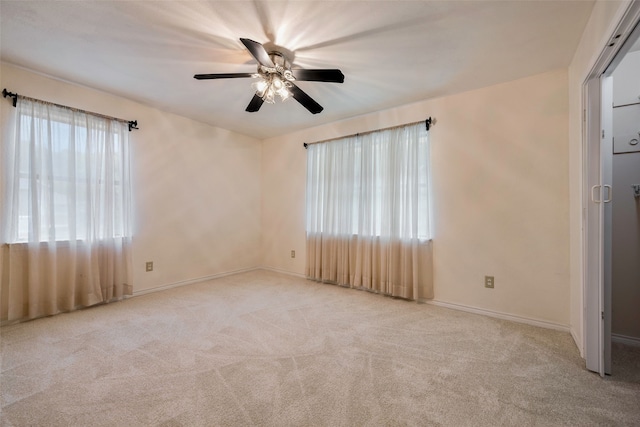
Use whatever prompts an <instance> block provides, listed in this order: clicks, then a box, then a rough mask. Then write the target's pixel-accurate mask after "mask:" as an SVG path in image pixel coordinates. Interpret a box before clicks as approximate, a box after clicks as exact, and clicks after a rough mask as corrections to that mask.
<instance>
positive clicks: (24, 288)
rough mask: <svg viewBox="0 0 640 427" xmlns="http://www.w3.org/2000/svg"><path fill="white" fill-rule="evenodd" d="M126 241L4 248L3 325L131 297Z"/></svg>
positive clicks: (129, 257) (113, 240)
mask: <svg viewBox="0 0 640 427" xmlns="http://www.w3.org/2000/svg"><path fill="white" fill-rule="evenodd" d="M127 240H128V239H125V240H123V239H109V240H103V241H100V242H99V243H97V244H93V245H87V244H86V243H84V242H76V243H75V244H72V243H71V242H58V243H51V244H50V243H48V242H42V243H36V244H20V243H18V244H9V245H4V246H3V263H2V265H3V270H4V271H3V275H4V278H3V280H2V293H3V298H2V300H3V306H2V319H3V320H9V321H11V320H22V319H34V318H37V317H41V316H48V315H52V314H57V313H60V312H65V311H71V310H75V309H78V308H81V307H88V306H91V305H95V304H99V303H102V302H108V301H111V300H115V299H120V298H122V297H124V296H125V295H130V294H131V293H132V288H131V285H130V284H129V283H131V281H130V278H129V277H128V276H129V271H131V265H130V261H129V260H130V259H131V254H130V252H131V244H130V242H129V241H127Z"/></svg>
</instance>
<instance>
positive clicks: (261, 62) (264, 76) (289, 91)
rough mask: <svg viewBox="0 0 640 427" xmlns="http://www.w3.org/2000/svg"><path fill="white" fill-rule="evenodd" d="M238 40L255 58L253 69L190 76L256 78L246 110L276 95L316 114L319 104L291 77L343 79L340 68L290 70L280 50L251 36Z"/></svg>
mask: <svg viewBox="0 0 640 427" xmlns="http://www.w3.org/2000/svg"><path fill="white" fill-rule="evenodd" d="M240 41H241V42H242V44H244V45H245V47H246V48H247V49H248V50H249V53H251V55H252V56H253V57H254V58H255V60H256V61H258V72H257V73H226V74H196V75H195V76H193V77H194V78H195V79H197V80H209V79H235V78H241V77H253V78H254V79H256V81H255V82H254V83H253V84H252V86H253V88H254V89H255V91H256V93H255V95H253V99H251V102H249V105H248V106H247V108H246V111H248V112H250V113H255V112H256V111H258V110H259V109H260V107H262V104H263V103H265V102H267V103H269V104H273V103H274V102H275V98H276V96H278V97H279V98H280V99H281V100H283V101H284V100H286V99H288V98H289V97H293V98H294V99H295V100H296V101H298V102H299V103H300V104H302V105H303V106H304V107H305V108H306V109H307V110H309V111H310V112H311V113H313V114H318V113H319V112H321V111H322V110H323V108H322V106H321V105H320V104H318V103H317V102H316V101H314V100H313V98H311V97H310V96H309V95H307V94H306V93H304V92H303V91H302V89H300V88H299V87H298V86H296V84H295V83H294V81H296V80H298V81H309V82H329V83H343V82H344V74H342V72H341V71H340V70H336V69H324V70H303V69H298V70H292V69H291V63H290V62H289V59H288V58H287V57H286V56H285V55H284V54H283V53H282V52H279V51H277V50H274V51H272V52H267V50H266V49H265V47H264V46H263V45H262V44H260V43H258V42H256V41H253V40H249V39H242V38H241V39H240ZM282 50H284V49H282Z"/></svg>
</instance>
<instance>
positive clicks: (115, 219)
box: [9, 101, 131, 243]
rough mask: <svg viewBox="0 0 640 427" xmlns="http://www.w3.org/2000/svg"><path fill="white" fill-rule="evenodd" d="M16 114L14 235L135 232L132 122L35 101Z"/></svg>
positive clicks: (62, 237)
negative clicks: (132, 218)
mask: <svg viewBox="0 0 640 427" xmlns="http://www.w3.org/2000/svg"><path fill="white" fill-rule="evenodd" d="M17 114H18V117H17V119H18V120H17V122H16V123H17V125H16V144H15V145H14V168H15V169H16V170H15V172H14V177H15V179H17V182H15V183H14V186H13V189H14V191H15V192H14V194H13V200H12V202H13V203H12V204H13V208H12V210H11V213H10V214H11V221H12V227H10V229H11V233H10V236H9V240H10V241H11V242H13V243H17V242H28V241H32V242H33V241H68V240H96V239H98V240H99V239H105V238H114V237H124V236H130V235H131V227H130V195H129V194H130V190H129V188H128V186H129V185H130V184H129V153H128V128H127V125H126V124H125V123H120V122H118V121H115V120H108V119H104V118H102V117H97V116H92V115H89V114H85V113H82V112H77V111H74V110H71V109H65V108H61V107H58V106H53V105H48V104H46V103H42V104H40V103H35V102H30V101H23V102H21V103H20V104H19V105H18V111H17Z"/></svg>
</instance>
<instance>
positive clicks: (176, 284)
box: [132, 267, 260, 297]
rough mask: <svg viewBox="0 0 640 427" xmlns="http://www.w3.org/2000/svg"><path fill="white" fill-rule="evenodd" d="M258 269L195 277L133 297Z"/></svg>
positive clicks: (138, 292)
mask: <svg viewBox="0 0 640 427" xmlns="http://www.w3.org/2000/svg"><path fill="white" fill-rule="evenodd" d="M259 269H260V268H259V267H250V268H243V269H240V270H233V271H227V272H224V273H218V274H212V275H210V276H203V277H196V278H195V279H188V280H181V281H179V282H175V283H167V284H165V285H160V286H156V287H154V288H149V289H143V290H140V291H133V295H132V296H133V297H137V296H140V295H144V294H149V293H152V292H160V291H164V290H167V289H172V288H177V287H180V286H187V285H193V284H195V283H201V282H206V281H207V280H213V279H219V278H221V277H226V276H231V275H234V274H240V273H247V272H249V271H254V270H259Z"/></svg>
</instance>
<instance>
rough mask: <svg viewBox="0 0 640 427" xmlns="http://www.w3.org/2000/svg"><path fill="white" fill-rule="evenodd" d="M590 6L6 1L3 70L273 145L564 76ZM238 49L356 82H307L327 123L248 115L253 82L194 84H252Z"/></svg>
mask: <svg viewBox="0 0 640 427" xmlns="http://www.w3.org/2000/svg"><path fill="white" fill-rule="evenodd" d="M592 6H593V2H592V1H466V2H460V1H336V2H329V1H150V0H148V1H51V0H47V1H7V0H2V1H1V3H0V16H1V21H0V29H1V34H0V36H1V38H0V41H1V45H0V47H1V59H2V60H3V61H6V62H9V63H13V64H16V65H19V66H22V67H25V68H29V69H33V70H36V71H39V72H42V73H45V74H49V75H51V76H54V77H57V78H61V79H64V80H69V81H73V82H77V83H80V84H83V85H86V86H89V87H93V88H97V89H100V90H103V91H107V92H111V93H114V94H117V95H120V96H124V97H126V98H129V99H133V100H136V101H139V102H142V103H144V104H147V105H151V106H154V107H157V108H159V109H162V110H165V111H170V112H174V113H177V114H180V115H183V116H186V117H190V118H193V119H195V120H199V121H202V122H205V123H209V124H211V125H214V126H218V127H222V128H226V129H230V130H233V131H236V132H240V133H243V134H247V135H251V136H254V137H257V138H261V139H262V138H267V137H271V136H277V135H281V134H285V133H289V132H291V131H294V130H298V129H303V128H308V127H312V126H316V125H320V124H324V123H329V122H333V121H337V120H341V119H345V118H348V117H353V116H358V115H361V114H365V113H369V112H373V111H378V110H382V109H386V108H390V107H394V106H398V105H403V104H407V103H411V102H415V101H419V100H423V99H427V98H432V97H437V96H442V95H446V94H452V93H457V92H462V91H466V90H470V89H474V88H479V87H484V86H488V85H491V84H495V83H499V82H504V81H509V80H514V79H517V78H521V77H525V76H529V75H533V74H537V73H542V72H545V71H548V70H552V69H557V68H561V67H567V66H568V65H569V63H570V62H571V58H572V56H573V53H574V51H575V49H576V46H577V44H578V41H579V39H580V37H581V35H582V31H583V29H584V26H585V24H586V22H587V19H588V17H589V14H590V12H591V8H592ZM240 37H244V38H250V39H253V40H255V41H258V42H260V43H266V42H268V41H272V42H274V43H275V44H277V45H280V46H283V47H285V48H287V49H289V50H291V51H294V52H295V60H294V68H340V69H341V70H342V72H343V73H344V75H345V82H344V84H335V83H317V82H299V83H298V86H299V87H300V88H301V89H302V90H304V91H305V92H307V93H308V94H309V95H310V96H312V97H313V98H314V99H315V100H316V101H317V102H319V103H320V104H321V105H322V106H323V107H324V111H323V112H322V113H320V114H317V115H312V114H311V113H309V112H308V111H307V110H306V109H304V107H302V106H301V105H300V104H298V103H297V102H295V101H294V100H291V101H287V102H286V103H284V104H280V103H277V104H275V105H270V104H265V105H263V107H262V109H261V110H260V111H259V112H257V113H247V112H245V111H244V109H245V107H246V106H247V104H248V103H249V101H250V100H251V97H252V96H253V93H252V90H251V87H250V83H251V79H233V80H206V81H197V80H195V79H193V75H194V74H199V73H233V72H254V71H255V70H256V65H255V61H254V60H253V58H252V57H251V56H250V54H249V53H248V52H247V51H246V49H245V48H244V46H243V45H242V44H241V42H240V41H239V38H240ZM8 89H9V90H11V88H8ZM24 95H28V96H32V97H35V98H37V97H38V94H37V93H28V94H27V93H25V94H24ZM50 101H53V102H55V100H50ZM141 126H144V124H141Z"/></svg>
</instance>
